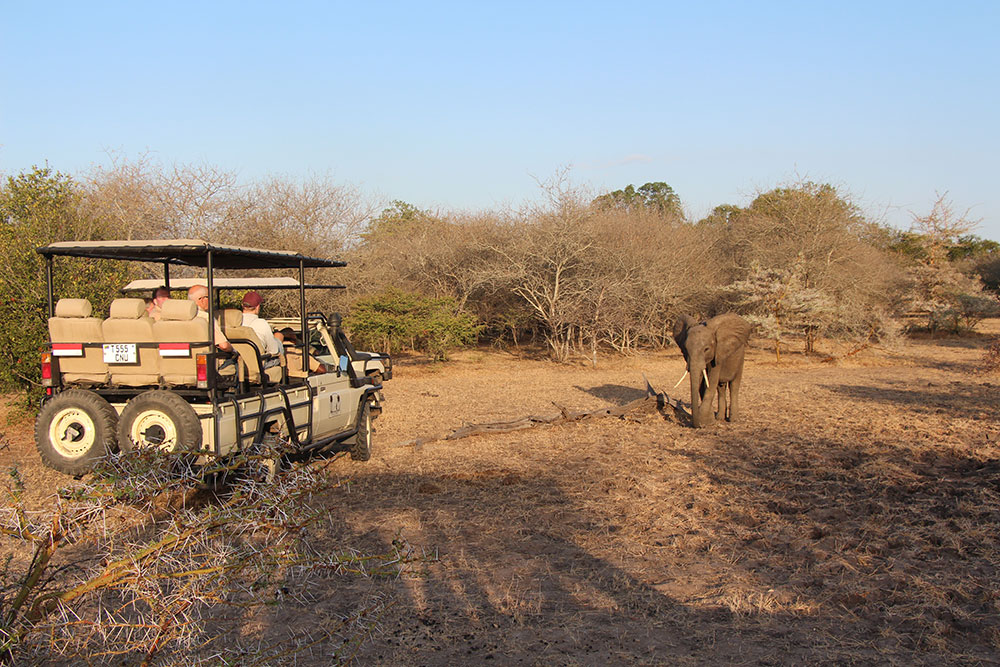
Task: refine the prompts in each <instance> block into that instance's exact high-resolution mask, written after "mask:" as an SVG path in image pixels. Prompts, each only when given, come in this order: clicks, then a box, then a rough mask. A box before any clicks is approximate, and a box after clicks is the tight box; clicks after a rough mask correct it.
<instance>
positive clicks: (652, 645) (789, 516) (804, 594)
mask: <svg viewBox="0 0 1000 667" xmlns="http://www.w3.org/2000/svg"><path fill="white" fill-rule="evenodd" d="M989 324H990V326H989V327H986V328H987V330H992V331H993V332H1000V323H998V322H991V323H989ZM983 345H984V339H983V338H982V337H980V338H966V339H949V338H944V339H935V340H930V339H923V340H913V341H910V342H908V343H906V344H905V346H904V347H903V348H902V349H900V350H899V351H897V352H895V353H893V354H891V355H887V354H886V353H884V352H881V351H879V352H864V353H862V354H860V355H857V356H855V357H852V358H851V359H850V360H847V361H841V362H837V363H822V362H821V361H820V360H819V358H816V357H814V358H803V357H800V356H795V355H792V356H789V357H786V358H785V359H783V361H782V363H780V364H778V363H775V361H774V359H773V355H772V354H770V353H769V352H768V351H767V350H766V349H764V347H763V346H761V347H760V348H756V349H754V350H752V351H751V354H750V355H749V357H748V361H747V365H746V372H745V380H744V384H743V407H744V413H743V419H742V420H741V421H739V422H737V423H733V424H728V423H723V424H717V425H715V426H712V427H709V428H706V429H702V430H694V429H692V428H690V427H688V426H685V425H681V424H677V423H674V422H673V421H671V420H666V419H664V418H663V417H662V416H661V415H660V414H658V413H656V412H653V411H640V412H637V413H635V414H633V415H630V416H629V417H627V418H625V419H611V418H603V419H591V420H587V421H582V422H574V423H569V424H562V425H556V426H543V427H538V428H534V429H530V430H525V431H517V432H513V433H507V434H497V435H486V436H476V437H472V438H467V439H463V440H455V441H446V440H437V441H432V442H428V443H426V444H423V445H420V446H414V445H411V444H405V443H407V442H408V441H411V440H413V439H414V438H418V437H421V436H430V435H435V434H440V433H446V432H448V431H449V430H451V429H454V428H457V427H460V426H462V425H463V424H465V423H470V422H493V421H501V420H509V419H514V418H517V417H521V416H525V415H529V414H552V413H554V412H557V411H558V410H557V408H556V407H555V406H554V405H553V403H554V402H555V403H557V404H559V405H561V406H564V407H567V408H571V409H574V410H586V409H596V408H601V407H605V406H614V405H621V404H624V403H627V402H629V401H631V400H633V399H636V398H640V397H642V396H643V395H644V381H643V373H645V375H646V376H647V377H648V379H649V381H650V382H651V383H652V385H653V386H654V387H655V388H656V389H658V390H659V391H666V392H667V393H669V394H670V395H671V396H672V397H673V396H679V397H680V398H682V399H683V400H684V401H685V402H686V401H687V400H688V397H687V396H686V389H685V387H686V383H685V384H684V385H682V386H681V387H679V388H677V389H676V390H675V389H671V387H672V386H673V384H674V382H676V381H677V379H678V378H679V377H680V376H681V374H682V372H683V360H682V359H681V357H680V355H679V353H678V352H677V351H676V349H674V350H670V351H667V352H665V353H662V354H648V355H642V356H637V357H632V358H626V359H622V358H617V357H606V358H602V359H600V360H599V364H598V367H597V368H592V367H590V366H587V365H583V364H578V365H562V366H560V365H555V364H552V363H549V362H546V361H542V360H532V359H530V358H525V357H523V356H517V355H513V354H508V353H502V352H493V351H474V352H467V353H464V354H462V355H459V357H458V359H457V360H456V361H453V362H450V363H447V364H437V365H432V364H427V363H423V362H421V361H419V360H401V361H400V363H398V364H397V367H396V376H395V378H394V379H393V380H391V381H389V382H388V383H386V386H385V390H384V393H385V398H386V403H385V412H384V414H383V415H382V417H381V418H380V419H379V420H378V421H377V423H376V427H377V431H376V436H375V437H376V439H375V446H376V449H375V453H374V456H373V458H372V460H371V461H369V462H366V463H360V462H351V461H350V460H348V459H342V460H338V461H336V462H335V463H334V464H333V466H332V468H333V470H334V471H335V472H336V474H338V475H340V476H342V477H344V478H346V479H349V480H350V483H349V484H345V485H343V486H341V487H339V488H337V489H335V490H334V492H333V493H332V494H331V495H329V497H327V498H325V499H323V502H325V503H326V504H327V506H328V508H329V509H330V511H331V513H332V517H333V522H332V523H331V524H330V525H329V526H327V527H325V528H323V529H322V531H321V532H319V533H317V534H316V535H314V536H313V540H312V541H313V543H314V544H320V545H325V546H326V547H327V548H329V549H330V550H331V551H333V550H343V549H347V548H354V549H358V550H362V551H365V550H375V551H377V550H385V549H386V548H387V547H388V545H389V544H391V543H392V541H393V540H395V539H400V538H402V539H404V540H406V541H407V542H409V544H411V545H412V546H413V547H415V548H416V549H418V550H423V551H425V552H427V553H428V554H436V556H437V558H436V560H434V561H432V562H430V563H429V564H427V565H426V566H423V567H421V568H419V569H418V571H417V572H416V573H414V574H413V575H412V576H403V577H400V578H398V579H390V580H384V579H382V580H379V579H376V580H370V579H361V578H352V577H329V578H325V579H317V580H314V581H312V582H311V583H310V591H309V595H310V597H311V601H310V602H309V603H307V604H293V605H284V606H283V607H279V608H277V609H275V610H274V611H273V612H268V613H267V614H264V615H261V616H259V617H258V618H256V619H255V620H254V625H255V628H256V631H257V632H260V633H262V634H263V635H267V636H271V637H279V636H280V635H281V633H283V632H288V631H289V629H295V628H303V627H309V626H310V625H314V626H315V625H321V624H322V623H324V622H328V620H329V619H331V618H336V617H340V616H343V615H347V614H350V613H351V612H353V611H355V610H357V609H359V608H362V607H364V606H365V605H367V604H370V603H371V602H372V601H373V600H383V601H388V602H389V603H390V604H389V606H388V609H387V611H386V612H385V613H384V614H383V615H382V616H381V618H380V620H379V622H378V624H377V625H376V626H375V627H373V628H371V634H370V636H369V637H368V638H367V640H366V641H365V642H364V643H363V644H362V645H361V647H360V649H359V652H358V654H357V658H356V659H357V661H358V662H359V663H362V664H386V665H397V664H398V665H404V664H405V665H446V664H457V663H498V664H531V665H603V664H609V663H624V664H803V663H818V664H857V663H860V664H871V663H894V664H907V665H910V664H928V665H929V664H935V665H936V664H942V663H949V664H1000V592H998V586H997V580H998V574H1000V537H998V536H1000V444H998V441H1000V423H998V421H997V412H998V407H1000V393H998V388H1000V377H998V376H995V375H994V376H984V375H979V374H977V368H978V363H979V360H980V358H981V356H982V348H983ZM30 429H31V424H30V422H25V421H21V422H17V421H14V422H13V423H8V424H7V425H6V426H3V425H0V430H3V432H4V437H3V439H2V442H0V467H3V468H4V469H6V468H7V467H9V466H10V465H11V464H14V463H16V464H17V465H18V466H19V468H20V470H21V472H22V475H23V476H24V477H25V479H26V480H28V483H29V493H30V494H31V502H35V503H38V504H44V503H45V502H46V498H48V497H49V496H50V495H51V493H52V490H53V489H54V488H56V486H59V485H62V484H65V483H66V482H67V481H68V478H65V477H63V476H62V475H59V474H58V473H54V472H51V471H48V470H46V469H44V468H42V466H41V464H40V463H39V461H38V458H37V455H36V454H35V453H34V449H33V445H32V442H31V438H32V436H31V430H30ZM324 650H325V649H324V647H322V646H321V647H317V648H316V649H314V650H313V651H312V652H311V653H309V654H303V655H300V656H299V657H298V661H299V663H301V664H327V661H328V658H324V657H323V652H324Z"/></svg>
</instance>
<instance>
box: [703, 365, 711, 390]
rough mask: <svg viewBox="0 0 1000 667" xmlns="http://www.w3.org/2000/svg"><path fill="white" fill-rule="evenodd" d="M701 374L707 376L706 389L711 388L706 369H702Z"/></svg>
mask: <svg viewBox="0 0 1000 667" xmlns="http://www.w3.org/2000/svg"><path fill="white" fill-rule="evenodd" d="M701 374H702V375H703V376H705V386H706V387H709V386H711V383H710V382H709V381H708V373H706V372H705V369H704V368H702V369H701Z"/></svg>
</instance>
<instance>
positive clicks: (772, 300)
mask: <svg viewBox="0 0 1000 667" xmlns="http://www.w3.org/2000/svg"><path fill="white" fill-rule="evenodd" d="M726 291H727V292H728V293H729V294H731V295H732V296H733V297H734V299H735V301H736V303H737V304H738V305H739V306H740V307H741V310H742V311H743V312H744V313H745V315H746V318H747V319H748V320H750V321H751V322H753V323H755V324H757V325H758V326H759V327H760V330H761V333H762V334H763V335H764V336H765V337H766V338H769V339H771V341H772V342H773V344H774V357H775V360H777V361H781V346H782V343H783V341H784V335H785V334H786V333H790V332H796V333H800V334H802V335H803V336H804V337H805V341H806V346H805V351H806V353H807V354H808V353H811V352H814V351H815V349H814V344H815V339H816V336H817V335H818V334H819V333H821V332H822V331H823V329H824V328H825V327H826V326H827V325H828V324H829V322H830V321H832V320H833V319H834V317H835V315H836V305H835V303H834V301H833V299H831V298H830V297H829V296H828V295H826V294H824V293H823V292H822V291H821V290H818V289H816V288H811V287H806V285H805V282H804V281H803V279H802V268H801V265H795V266H792V267H791V268H789V269H771V268H766V267H763V266H760V265H754V266H753V267H751V271H750V274H749V275H748V276H747V277H746V278H745V279H744V280H739V281H736V282H734V283H732V284H730V285H729V286H727V288H726Z"/></svg>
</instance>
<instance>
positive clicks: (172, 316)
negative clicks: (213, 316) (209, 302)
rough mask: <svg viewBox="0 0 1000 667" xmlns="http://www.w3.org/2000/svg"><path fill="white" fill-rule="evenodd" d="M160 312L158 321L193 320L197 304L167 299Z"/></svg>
mask: <svg viewBox="0 0 1000 667" xmlns="http://www.w3.org/2000/svg"><path fill="white" fill-rule="evenodd" d="M161 308H162V310H160V320H161V321H162V320H181V321H182V322H186V321H188V320H193V319H194V316H195V315H197V314H198V304H196V303H195V302H194V301H188V300H187V299H167V300H166V301H164V302H163V305H162V306H161Z"/></svg>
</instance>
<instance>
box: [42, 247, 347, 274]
mask: <svg viewBox="0 0 1000 667" xmlns="http://www.w3.org/2000/svg"><path fill="white" fill-rule="evenodd" d="M36 251H37V252H38V253H39V254H41V255H43V256H45V257H88V258H92V259H117V260H126V261H134V262H159V263H165V264H177V265H182V266H200V267H207V266H208V258H209V256H210V255H211V258H212V268H213V270H214V269H297V268H299V267H300V266H302V267H304V268H319V267H338V266H347V263H346V262H342V261H339V260H334V259H323V258H321V257H309V256H307V255H302V254H300V253H297V252H289V251H287V250H262V249H258V248H243V247H239V246H231V245H223V244H218V243H209V242H208V241H202V240H199V239H154V240H141V241H61V242H59V243H51V244H49V245H47V246H42V247H41V248H37V249H36Z"/></svg>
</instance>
